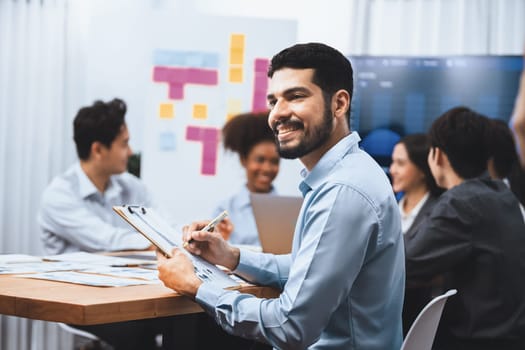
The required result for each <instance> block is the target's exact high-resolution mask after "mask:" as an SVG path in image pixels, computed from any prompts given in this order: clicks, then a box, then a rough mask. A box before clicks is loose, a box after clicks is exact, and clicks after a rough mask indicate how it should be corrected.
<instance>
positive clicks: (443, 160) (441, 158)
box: [434, 147, 450, 167]
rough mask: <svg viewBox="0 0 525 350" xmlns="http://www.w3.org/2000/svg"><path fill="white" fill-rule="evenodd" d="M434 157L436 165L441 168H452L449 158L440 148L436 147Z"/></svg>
mask: <svg viewBox="0 0 525 350" xmlns="http://www.w3.org/2000/svg"><path fill="white" fill-rule="evenodd" d="M434 152H435V154H434V157H436V158H435V159H436V164H438V165H439V166H441V167H450V161H449V160H448V156H447V154H446V153H445V152H443V150H442V149H441V148H439V147H434Z"/></svg>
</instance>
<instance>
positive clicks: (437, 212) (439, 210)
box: [406, 107, 525, 350]
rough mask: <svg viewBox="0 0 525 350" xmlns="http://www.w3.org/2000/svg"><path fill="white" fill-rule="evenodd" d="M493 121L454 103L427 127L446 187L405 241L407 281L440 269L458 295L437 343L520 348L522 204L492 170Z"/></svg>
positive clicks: (435, 166) (432, 158) (465, 349)
mask: <svg viewBox="0 0 525 350" xmlns="http://www.w3.org/2000/svg"><path fill="white" fill-rule="evenodd" d="M488 127H489V122H488V119H487V118H486V117H484V116H481V115H480V114H478V113H476V112H474V111H472V110H470V109H468V108H463V107H460V108H454V109H451V110H449V111H447V112H445V113H444V114H443V115H442V116H441V117H439V118H438V119H437V120H435V121H434V123H433V124H432V127H431V129H430V133H429V135H430V142H431V149H430V153H429V156H428V162H429V165H430V169H431V171H432V174H433V176H434V178H435V179H436V182H437V184H438V185H439V186H441V187H444V188H446V189H447V191H446V192H444V193H443V194H442V195H441V197H440V199H439V201H438V203H437V204H436V205H435V206H434V208H433V210H432V212H431V213H430V216H429V217H428V219H427V220H426V221H425V223H424V224H423V225H421V226H420V227H419V228H418V230H417V233H416V234H415V235H414V238H413V239H411V240H409V241H407V242H406V244H407V245H406V274H407V280H408V282H409V283H416V282H420V281H425V280H429V279H431V278H432V277H434V276H436V275H438V274H442V275H443V284H444V289H450V288H455V289H457V290H458V294H457V295H455V296H454V297H453V298H451V299H450V300H449V301H448V302H447V304H446V305H445V308H444V310H443V315H442V318H441V321H440V326H439V329H438V332H437V334H436V339H435V341H434V347H433V348H434V349H447V350H454V349H458V350H459V349H461V350H469V349H476V350H483V349H523V347H522V345H521V344H522V343H521V341H522V339H521V338H523V336H524V334H525V298H524V297H523V296H524V295H525V280H524V279H523V278H522V277H523V276H525V235H524V234H523V233H524V232H525V224H524V222H523V219H522V217H521V213H520V209H519V203H518V200H517V199H516V197H515V196H514V195H513V194H512V192H511V191H510V190H509V188H508V187H507V186H505V184H503V182H501V181H494V180H492V179H491V178H490V177H489V176H488V174H487V172H486V166H487V161H488V152H487V147H486V142H485V137H486V133H487V128H488Z"/></svg>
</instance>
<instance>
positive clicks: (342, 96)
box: [332, 89, 350, 119]
mask: <svg viewBox="0 0 525 350" xmlns="http://www.w3.org/2000/svg"><path fill="white" fill-rule="evenodd" d="M349 108H350V95H349V94H348V91H346V90H344V89H341V90H338V91H336V92H335V94H334V96H333V97H332V111H333V114H334V117H339V118H345V119H346V113H347V112H348V109H349Z"/></svg>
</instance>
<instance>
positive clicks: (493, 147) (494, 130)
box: [487, 119, 525, 217]
mask: <svg viewBox="0 0 525 350" xmlns="http://www.w3.org/2000/svg"><path fill="white" fill-rule="evenodd" d="M490 123H491V127H490V128H489V135H488V136H487V145H488V149H489V162H488V165H487V168H488V171H489V175H490V177H492V178H493V179H499V180H502V181H503V182H504V183H505V184H506V185H507V186H509V188H510V190H511V191H512V192H513V193H514V194H515V195H516V197H517V198H518V200H519V201H520V209H521V213H522V214H523V216H524V217H525V209H524V207H523V205H525V171H524V170H523V169H522V168H521V167H520V164H519V159H518V154H517V152H516V144H515V143H514V138H513V135H512V131H511V130H510V129H509V127H508V126H507V123H505V122H504V121H503V120H498V119H491V120H490Z"/></svg>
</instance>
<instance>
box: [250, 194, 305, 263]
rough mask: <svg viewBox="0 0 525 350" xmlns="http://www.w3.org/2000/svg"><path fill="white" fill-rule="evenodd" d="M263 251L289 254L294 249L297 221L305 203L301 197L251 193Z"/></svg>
mask: <svg viewBox="0 0 525 350" xmlns="http://www.w3.org/2000/svg"><path fill="white" fill-rule="evenodd" d="M250 202H251V205H252V210H253V216H254V217H255V224H256V225H257V231H258V232H259V241H260V242H261V247H262V251H263V252H265V253H273V254H287V253H290V252H291V251H292V239H293V233H294V230H295V223H296V222H297V217H298V216H299V211H300V209H301V205H302V203H303V199H302V198H301V197H292V196H278V195H273V194H263V193H250Z"/></svg>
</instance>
